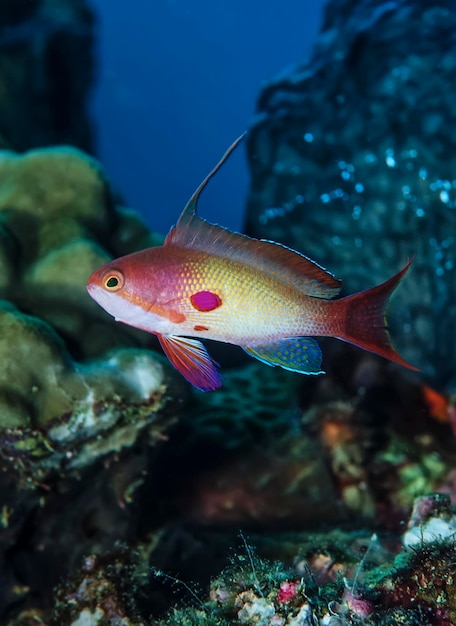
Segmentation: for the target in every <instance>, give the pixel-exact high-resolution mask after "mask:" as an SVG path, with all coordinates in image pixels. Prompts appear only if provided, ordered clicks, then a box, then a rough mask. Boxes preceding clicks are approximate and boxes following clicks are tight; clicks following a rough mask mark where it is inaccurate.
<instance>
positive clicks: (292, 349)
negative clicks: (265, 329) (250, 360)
mask: <svg viewBox="0 0 456 626" xmlns="http://www.w3.org/2000/svg"><path fill="white" fill-rule="evenodd" d="M243 349H244V350H245V351H246V352H247V354H249V355H250V356H253V357H254V358H255V359H258V360H259V361H262V362H263V363H266V365H271V366H273V367H274V366H276V365H277V366H279V367H283V369H286V370H290V371H291V372H300V373H301V374H324V372H323V371H322V369H321V350H320V347H319V345H318V343H317V342H316V341H315V339H310V338H309V337H290V338H288V339H281V340H279V341H275V342H273V343H268V344H265V345H260V346H258V345H255V346H243Z"/></svg>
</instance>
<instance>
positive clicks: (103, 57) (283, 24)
mask: <svg viewBox="0 0 456 626" xmlns="http://www.w3.org/2000/svg"><path fill="white" fill-rule="evenodd" d="M92 4H93V6H94V7H95V9H96V10H97V12H98V19H99V34H100V38H99V46H98V63H99V70H98V82H97V86H96V90H95V92H94V97H93V102H92V114H93V117H94V121H95V125H96V129H97V135H98V138H97V144H98V156H99V158H100V159H101V161H102V163H103V165H104V167H105V169H106V171H107V172H108V174H109V176H110V178H111V179H112V181H113V183H114V186H115V188H116V189H118V190H119V191H121V193H122V194H123V197H124V198H125V202H126V203H127V204H128V205H129V206H131V207H132V208H134V209H137V210H138V211H140V213H141V214H142V216H143V217H144V218H145V219H146V221H147V223H148V224H149V226H150V227H151V228H153V229H154V230H155V231H159V232H163V233H166V232H167V231H168V229H169V227H170V226H171V225H172V224H173V223H174V222H175V221H176V219H177V217H178V215H179V213H180V211H181V209H182V208H183V206H184V204H185V202H186V201H187V199H188V197H189V196H190V195H191V193H192V192H193V191H194V189H195V188H196V186H197V185H198V184H199V182H200V181H201V180H202V178H203V177H204V176H205V175H206V173H207V172H208V171H209V169H210V168H211V167H212V166H213V165H214V164H215V162H216V161H217V160H218V158H219V157H220V156H221V154H222V153H223V151H224V150H225V149H226V148H227V146H228V145H229V144H230V143H231V142H232V141H233V140H234V139H235V138H236V137H237V136H238V135H239V134H241V133H242V132H243V131H244V130H245V129H246V128H247V127H248V126H249V124H250V123H251V120H252V118H253V114H254V110H255V102H256V99H257V97H258V93H259V90H260V88H261V85H262V84H263V83H264V81H267V80H269V79H271V78H273V77H275V76H277V75H278V74H279V73H281V72H282V71H284V70H285V69H286V68H288V67H290V66H291V65H294V64H296V63H299V62H302V61H304V60H307V59H308V58H309V55H310V52H311V48H312V45H313V43H314V41H315V37H316V34H317V32H318V28H319V26H320V23H321V17H322V6H323V1H322V0H314V1H312V2H310V1H308V0H307V1H306V0H282V1H281V2H275V1H272V0H269V1H268V0H266V1H264V0H243V1H242V2H241V0H191V2H188V1H187V2H184V1H183V0H134V1H133V2H123V1H120V0H92ZM247 186H248V171H247V164H246V161H245V154H244V149H243V148H242V149H241V150H239V151H238V152H237V154H235V155H233V157H232V158H231V159H230V161H229V163H228V164H227V165H226V167H225V168H224V169H223V171H222V172H221V173H220V174H219V175H218V176H217V177H216V179H214V180H213V181H212V182H211V185H210V186H209V187H208V188H207V190H206V191H205V193H204V196H203V197H202V200H201V204H200V207H199V209H200V214H201V215H202V216H203V217H205V218H207V219H209V220H210V221H218V222H219V223H223V225H225V226H228V227H230V228H234V229H236V230H239V229H241V228H242V221H243V214H244V210H245V197H246V190H247Z"/></svg>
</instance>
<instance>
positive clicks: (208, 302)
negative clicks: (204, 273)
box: [190, 291, 222, 311]
mask: <svg viewBox="0 0 456 626" xmlns="http://www.w3.org/2000/svg"><path fill="white" fill-rule="evenodd" d="M190 302H191V303H192V306H193V307H194V308H195V309H196V310H197V311H213V310H214V309H217V308H218V307H219V306H220V305H221V304H222V301H221V299H220V298H219V296H218V295H217V294H216V293H212V291H198V293H194V294H193V296H191V297H190Z"/></svg>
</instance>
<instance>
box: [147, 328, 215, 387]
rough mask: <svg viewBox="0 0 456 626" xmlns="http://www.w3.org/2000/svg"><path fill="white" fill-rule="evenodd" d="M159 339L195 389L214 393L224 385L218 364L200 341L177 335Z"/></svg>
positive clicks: (165, 351) (171, 359)
mask: <svg viewBox="0 0 456 626" xmlns="http://www.w3.org/2000/svg"><path fill="white" fill-rule="evenodd" d="M157 337H158V339H159V341H160V345H161V347H162V348H163V352H164V353H165V354H166V356H167V357H168V359H169V360H170V361H171V363H172V364H173V365H174V367H175V368H176V369H177V370H178V371H179V372H180V373H181V374H182V376H184V378H186V379H187V380H188V382H189V383H191V384H192V385H193V386H194V387H196V388H197V389H201V391H214V390H215V389H218V388H219V387H220V386H221V385H222V382H221V380H220V376H219V373H218V371H217V363H216V362H215V361H214V360H213V359H212V358H211V357H210V356H209V354H208V352H207V350H206V348H205V347H204V346H203V344H202V343H201V342H200V341H197V340H195V339H188V338H187V337H177V336H175V335H157Z"/></svg>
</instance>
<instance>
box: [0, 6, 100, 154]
mask: <svg viewBox="0 0 456 626" xmlns="http://www.w3.org/2000/svg"><path fill="white" fill-rule="evenodd" d="M93 29H94V17H93V13H92V10H91V9H90V8H89V5H88V4H87V2H86V0H58V1H56V0H4V1H3V2H2V3H1V6H0V93H1V94H2V96H1V98H0V145H3V146H6V147H9V148H13V149H15V150H19V151H21V150H27V149H29V148H34V147H37V146H45V145H51V144H55V143H60V144H62V143H66V144H71V145H74V146H77V147H79V148H82V149H84V150H88V151H91V148H92V136H91V128H90V122H89V119H88V116H87V112H86V109H85V101H86V98H87V94H88V91H89V89H90V87H91V84H92V80H93V73H94V61H93Z"/></svg>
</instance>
